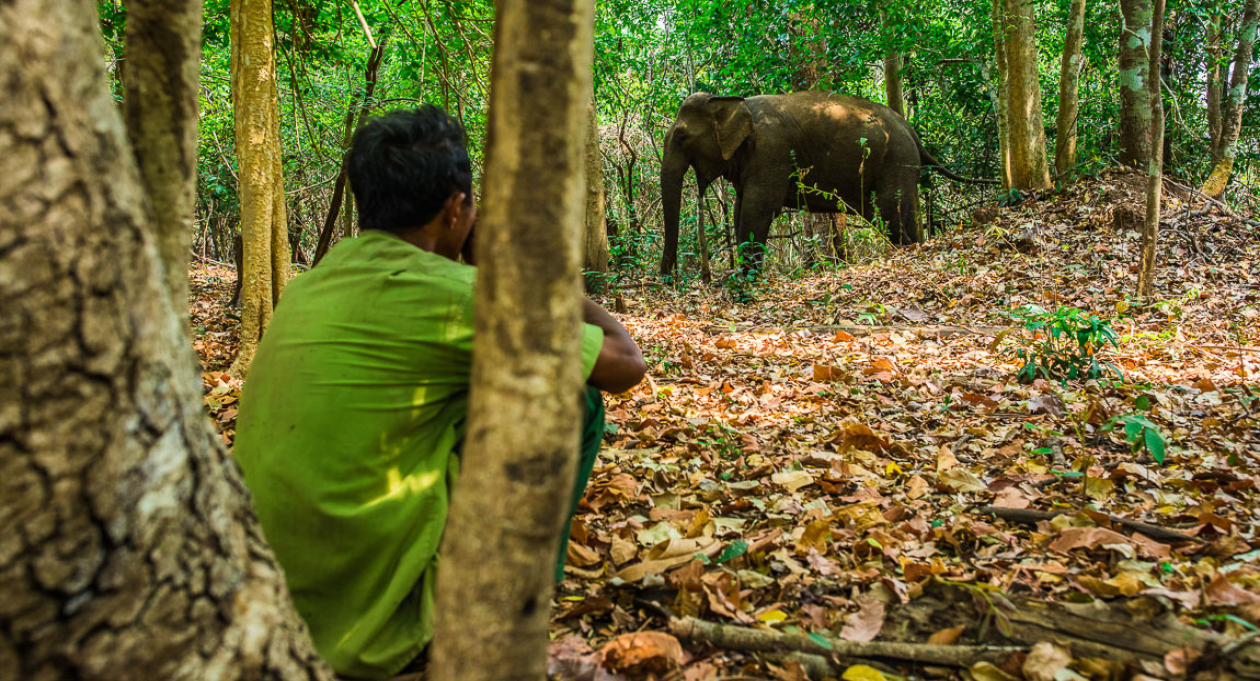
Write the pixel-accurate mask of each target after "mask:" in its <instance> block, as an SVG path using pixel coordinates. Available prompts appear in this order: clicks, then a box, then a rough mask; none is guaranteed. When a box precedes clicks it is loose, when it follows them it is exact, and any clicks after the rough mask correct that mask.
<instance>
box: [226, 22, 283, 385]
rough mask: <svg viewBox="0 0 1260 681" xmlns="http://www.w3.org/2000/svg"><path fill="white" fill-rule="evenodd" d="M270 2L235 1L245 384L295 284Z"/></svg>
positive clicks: (237, 367) (238, 367)
mask: <svg viewBox="0 0 1260 681" xmlns="http://www.w3.org/2000/svg"><path fill="white" fill-rule="evenodd" d="M271 11H272V9H271V0H232V2H231V6H230V13H231V38H232V57H231V70H232V115H233V118H234V122H235V126H236V157H237V161H238V164H239V165H240V173H239V177H240V191H239V194H240V200H241V238H242V240H243V242H244V245H245V271H244V272H238V273H237V276H239V277H241V278H242V280H243V281H244V284H243V285H242V287H241V344H240V348H239V349H238V350H237V353H236V359H235V360H233V362H232V367H231V370H230V371H231V373H232V374H233V375H236V376H243V375H244V374H245V372H246V371H248V370H249V363H250V362H251V361H253V359H254V352H255V351H256V350H257V349H258V341H259V340H261V339H262V334H263V331H264V330H265V329H266V328H267V324H268V322H270V321H271V316H272V313H273V312H274V311H275V306H276V303H277V302H279V300H280V291H281V289H283V288H284V285H285V284H286V283H287V282H288V280H289V234H288V230H287V229H286V227H285V214H284V211H285V206H284V177H283V172H282V168H281V165H280V109H279V107H280V105H279V100H278V98H277V93H276V50H275V45H276V36H275V30H274V27H273V25H272V22H271Z"/></svg>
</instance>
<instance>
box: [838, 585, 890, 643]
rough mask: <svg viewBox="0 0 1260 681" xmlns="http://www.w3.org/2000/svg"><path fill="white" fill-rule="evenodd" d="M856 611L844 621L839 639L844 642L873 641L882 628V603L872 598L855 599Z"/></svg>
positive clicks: (883, 613)
mask: <svg viewBox="0 0 1260 681" xmlns="http://www.w3.org/2000/svg"><path fill="white" fill-rule="evenodd" d="M857 604H858V611H857V612H855V613H853V614H851V615H849V616H848V617H846V618H845V620H844V628H843V629H841V630H840V638H842V639H844V640H845V641H874V640H875V637H876V636H879V632H880V630H881V629H883V628H884V617H885V610H884V603H883V602H882V601H880V600H878V599H876V598H875V597H873V596H870V595H866V594H863V595H861V596H858V597H857Z"/></svg>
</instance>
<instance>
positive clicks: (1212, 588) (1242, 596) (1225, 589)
mask: <svg viewBox="0 0 1260 681" xmlns="http://www.w3.org/2000/svg"><path fill="white" fill-rule="evenodd" d="M1203 596H1204V598H1205V599H1206V600H1207V603H1208V604H1209V605H1251V604H1253V603H1260V596H1257V595H1256V594H1254V593H1251V592H1250V591H1247V590H1245V589H1242V588H1240V587H1238V586H1237V585H1235V584H1234V583H1233V582H1231V581H1229V578H1228V577H1226V576H1225V575H1223V574H1218V575H1216V579H1213V580H1212V583H1211V584H1208V585H1207V587H1206V588H1205V589H1203Z"/></svg>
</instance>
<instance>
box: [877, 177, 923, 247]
mask: <svg viewBox="0 0 1260 681" xmlns="http://www.w3.org/2000/svg"><path fill="white" fill-rule="evenodd" d="M916 170H917V169H916ZM916 179H917V178H912V177H910V174H909V173H898V174H896V175H894V176H892V177H889V178H886V181H885V182H882V183H880V184H879V186H877V187H876V189H875V206H876V208H878V209H879V216H880V218H882V219H883V221H884V224H885V225H887V226H888V239H889V240H890V241H892V242H893V243H894V244H897V245H898V246H904V245H906V244H912V243H918V242H919V241H921V240H922V239H920V237H919V226H918V223H917V221H916V217H917V215H918V209H919V185H918V184H917V182H916V181H915V180H916Z"/></svg>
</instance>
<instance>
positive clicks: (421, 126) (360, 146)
mask: <svg viewBox="0 0 1260 681" xmlns="http://www.w3.org/2000/svg"><path fill="white" fill-rule="evenodd" d="M346 172H347V174H348V176H349V178H350V187H351V189H352V190H353V191H354V198H355V200H356V201H358V204H359V220H360V227H361V228H362V229H380V230H384V231H387V232H401V231H406V230H408V229H412V228H416V227H420V226H422V225H424V224H426V223H428V222H429V221H430V220H432V219H433V217H434V216H436V215H437V214H438V212H439V211H440V210H441V209H442V204H443V203H445V202H446V199H447V197H449V196H450V195H451V194H453V193H455V192H464V193H465V194H467V195H468V196H467V201H468V202H471V201H472V164H471V163H470V162H469V160H468V148H467V145H466V142H465V139H464V128H463V126H461V125H460V124H459V122H458V121H456V120H455V119H453V118H451V117H450V116H448V115H447V114H446V112H445V111H443V110H441V109H440V108H438V107H436V106H433V105H432V104H424V105H422V106H421V107H420V108H418V109H416V110H414V111H406V110H402V111H394V112H393V113H390V114H386V115H384V116H380V117H378V118H374V119H372V120H371V121H370V122H368V124H367V125H365V126H363V128H362V129H360V130H359V131H358V132H357V133H355V135H354V143H353V144H352V145H351V147H350V159H349V161H348V163H347V170H346Z"/></svg>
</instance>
